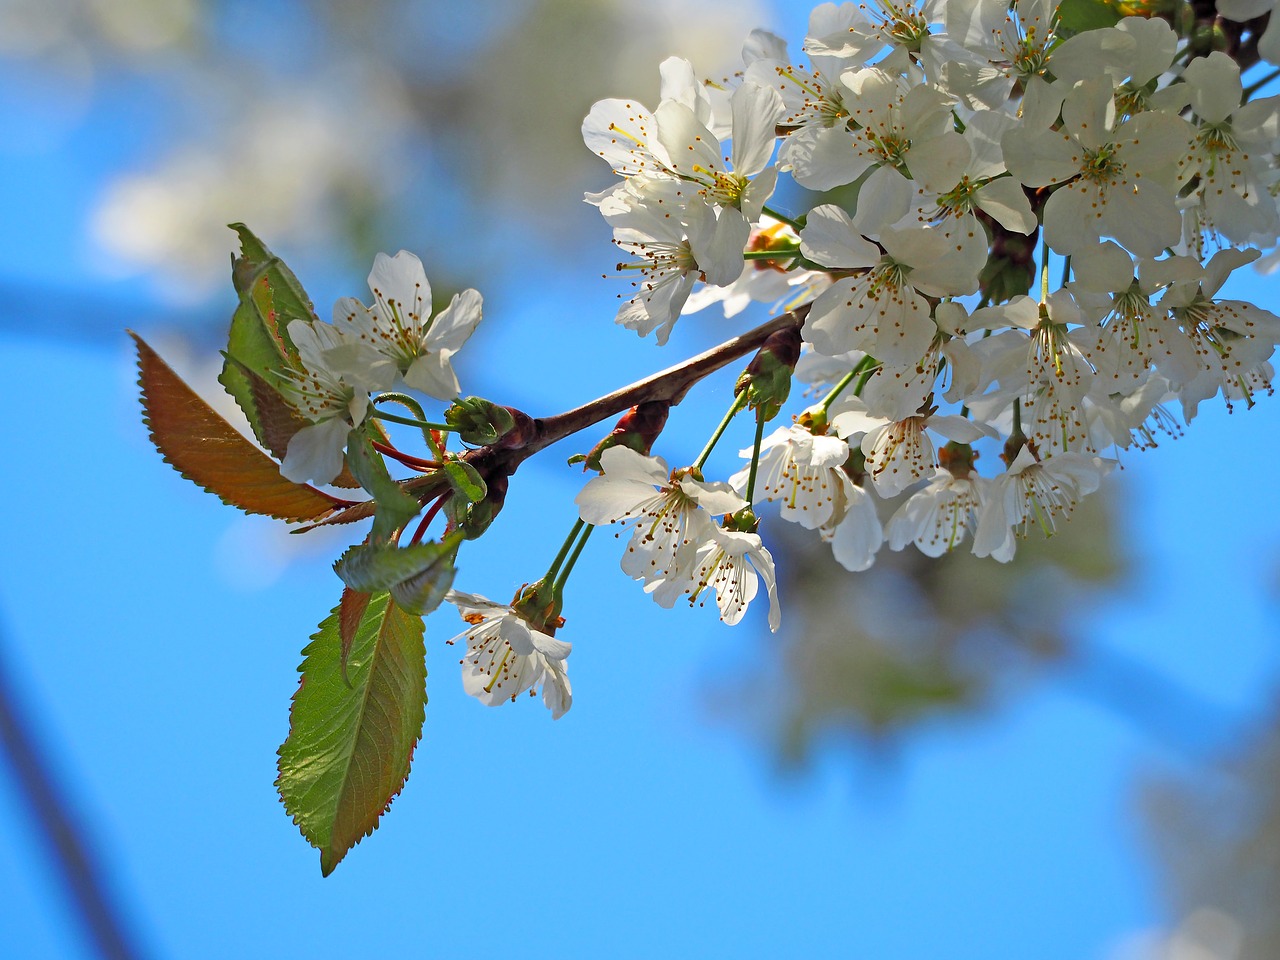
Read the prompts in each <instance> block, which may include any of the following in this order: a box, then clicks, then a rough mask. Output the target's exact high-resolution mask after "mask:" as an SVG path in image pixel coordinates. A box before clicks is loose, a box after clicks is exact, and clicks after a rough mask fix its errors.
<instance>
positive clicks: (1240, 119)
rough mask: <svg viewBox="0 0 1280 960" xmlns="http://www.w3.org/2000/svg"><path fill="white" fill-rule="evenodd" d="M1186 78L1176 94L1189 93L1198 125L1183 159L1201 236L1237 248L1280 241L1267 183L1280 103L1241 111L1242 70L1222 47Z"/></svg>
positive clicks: (1182, 176)
mask: <svg viewBox="0 0 1280 960" xmlns="http://www.w3.org/2000/svg"><path fill="white" fill-rule="evenodd" d="M1183 79H1184V80H1186V81H1187V82H1186V83H1185V84H1182V85H1180V86H1179V87H1175V88H1173V90H1174V91H1179V90H1182V91H1185V92H1186V94H1185V95H1184V99H1189V100H1190V103H1191V107H1192V109H1194V110H1195V114H1196V118H1197V120H1198V126H1197V128H1196V131H1195V140H1194V142H1193V143H1192V145H1191V149H1190V150H1189V151H1188V152H1187V153H1186V154H1185V155H1184V156H1182V157H1180V158H1179V159H1178V167H1179V182H1180V183H1181V184H1186V185H1188V186H1194V194H1193V196H1194V198H1195V205H1194V206H1193V207H1191V208H1189V209H1190V211H1191V212H1192V213H1193V215H1194V222H1195V226H1196V228H1197V232H1199V231H1206V232H1208V233H1209V234H1210V235H1221V236H1223V237H1226V238H1227V239H1228V240H1229V241H1231V242H1232V243H1249V242H1254V243H1256V242H1258V240H1257V239H1256V238H1259V237H1265V238H1266V243H1268V244H1270V243H1272V242H1274V240H1275V236H1276V233H1277V230H1278V229H1280V214H1277V211H1276V201H1275V198H1274V197H1273V196H1272V195H1271V191H1270V190H1269V189H1268V186H1267V184H1268V180H1269V174H1270V170H1269V167H1268V159H1269V157H1270V156H1271V155H1272V154H1273V153H1274V152H1275V149H1276V144H1277V136H1278V135H1280V129H1278V125H1280V117H1278V116H1277V106H1280V98H1277V97H1267V98H1265V99H1263V100H1254V101H1251V102H1249V103H1246V104H1244V105H1243V106H1241V104H1240V98H1241V95H1242V86H1241V83H1240V67H1239V66H1238V65H1237V64H1236V62H1235V61H1234V60H1232V59H1231V58H1230V57H1228V56H1227V55H1226V54H1225V53H1222V52H1220V51H1217V50H1215V51H1213V52H1212V53H1210V54H1209V55H1208V56H1207V57H1201V58H1198V59H1195V60H1193V61H1191V63H1189V64H1187V68H1186V70H1185V71H1183ZM1197 239H1198V238H1197ZM1197 246H1198V244H1197Z"/></svg>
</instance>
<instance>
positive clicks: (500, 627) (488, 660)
mask: <svg viewBox="0 0 1280 960" xmlns="http://www.w3.org/2000/svg"><path fill="white" fill-rule="evenodd" d="M445 599H446V600H448V601H449V602H450V603H452V604H453V605H454V606H456V607H457V608H458V613H459V614H460V615H461V616H462V619H463V620H465V621H467V623H469V624H471V626H470V628H469V629H468V630H465V631H464V632H462V633H460V634H458V635H457V636H456V637H454V638H453V639H452V640H450V641H449V643H454V642H456V641H458V640H461V639H465V640H466V641H467V652H466V654H465V655H464V656H463V658H462V687H463V689H464V690H466V692H467V694H468V695H470V696H473V697H475V698H476V699H477V700H479V701H480V702H481V703H483V704H484V705H485V706H487V707H496V706H498V705H499V704H501V703H503V702H505V701H508V700H515V698H516V697H518V696H519V695H520V694H522V693H524V692H525V691H526V690H528V691H530V692H531V693H532V691H533V689H534V687H539V686H540V687H541V688H542V702H543V703H544V704H546V706H547V709H548V710H550V711H551V719H552V720H559V719H560V718H561V717H563V716H564V715H565V713H566V711H568V709H569V707H570V706H571V705H572V704H573V689H572V688H571V687H570V686H569V666H568V663H567V662H566V660H567V658H568V656H569V652H570V651H571V650H572V649H573V645H572V644H569V643H566V642H565V641H563V640H557V639H556V638H555V637H553V636H550V635H549V634H546V633H543V632H542V631H541V630H537V629H535V628H534V627H532V626H531V625H530V624H529V623H528V622H527V621H525V620H524V619H523V618H522V617H521V616H520V615H519V614H518V613H516V612H515V611H514V610H513V609H511V607H510V606H508V605H507V604H504V603H494V602H493V601H492V600H488V599H486V598H485V597H482V596H480V595H479V594H472V593H462V592H461V591H458V590H450V591H449V592H448V593H447V594H446V595H445Z"/></svg>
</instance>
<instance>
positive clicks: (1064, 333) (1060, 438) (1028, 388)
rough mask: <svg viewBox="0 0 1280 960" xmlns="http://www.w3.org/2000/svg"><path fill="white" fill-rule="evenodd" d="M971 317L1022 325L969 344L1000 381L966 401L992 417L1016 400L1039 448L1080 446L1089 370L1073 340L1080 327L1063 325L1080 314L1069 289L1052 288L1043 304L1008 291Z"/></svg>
mask: <svg viewBox="0 0 1280 960" xmlns="http://www.w3.org/2000/svg"><path fill="white" fill-rule="evenodd" d="M972 319H973V322H974V324H975V326H976V325H984V326H988V327H990V326H992V325H1008V326H1011V327H1021V328H1023V329H1024V330H1026V331H1027V334H1026V335H1024V334H1023V333H1022V332H1021V331H1019V330H1006V331H1004V332H1003V333H999V334H996V336H994V337H991V338H990V339H988V340H984V341H982V342H981V343H979V344H975V345H974V351H975V352H977V353H980V354H981V355H982V356H983V357H984V372H985V375H986V376H987V377H988V378H989V379H990V378H994V379H997V380H999V382H1000V389H999V390H996V391H994V392H991V393H988V394H986V395H985V396H983V397H982V398H980V399H978V398H975V399H972V400H971V401H970V402H969V407H970V409H971V410H972V411H973V413H974V415H975V416H976V417H978V418H979V419H983V420H990V419H993V418H994V416H995V415H996V411H997V410H998V409H1000V408H1001V407H1005V406H1009V405H1011V403H1012V401H1014V400H1017V401H1018V402H1019V403H1020V404H1021V405H1022V407H1021V409H1022V422H1023V426H1024V428H1025V429H1026V430H1027V433H1028V436H1030V437H1031V439H1032V440H1033V441H1034V442H1035V443H1036V445H1037V449H1040V450H1041V452H1042V453H1045V454H1046V455H1048V453H1049V452H1050V451H1065V450H1078V449H1081V448H1082V446H1083V445H1084V443H1085V441H1086V439H1087V437H1088V434H1087V432H1086V431H1085V429H1084V413H1083V409H1082V407H1083V401H1084V396H1085V394H1086V393H1088V392H1089V388H1090V387H1091V385H1092V383H1093V378H1094V370H1093V367H1092V366H1091V365H1090V364H1089V361H1088V359H1087V358H1086V357H1085V355H1084V351H1083V349H1082V347H1081V344H1080V342H1079V341H1080V340H1081V338H1082V334H1081V332H1080V329H1079V328H1076V329H1069V327H1068V325H1069V324H1078V323H1080V322H1081V320H1082V314H1081V313H1080V309H1079V307H1077V306H1076V304H1075V302H1074V300H1073V299H1072V298H1071V295H1070V293H1069V291H1067V290H1065V289H1064V290H1056V291H1054V292H1053V293H1052V294H1050V295H1049V298H1048V300H1047V301H1046V302H1045V303H1044V304H1039V303H1037V302H1036V301H1034V300H1032V299H1031V298H1029V297H1023V296H1019V297H1014V298H1013V299H1012V300H1010V301H1009V302H1008V303H1007V304H1003V305H1001V306H999V307H987V308H984V309H982V310H977V311H974V314H973V318H972ZM989 379H988V383H989Z"/></svg>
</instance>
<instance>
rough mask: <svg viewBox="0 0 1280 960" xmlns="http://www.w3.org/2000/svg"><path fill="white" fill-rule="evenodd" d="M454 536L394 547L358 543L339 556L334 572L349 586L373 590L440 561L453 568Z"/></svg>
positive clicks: (455, 538)
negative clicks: (442, 540) (443, 539)
mask: <svg viewBox="0 0 1280 960" xmlns="http://www.w3.org/2000/svg"><path fill="white" fill-rule="evenodd" d="M457 541H458V538H457V537H453V538H446V540H445V542H443V543H434V542H432V543H413V544H410V545H409V546H407V547H396V546H392V545H390V544H385V543H358V544H356V545H355V546H353V547H349V548H347V551H346V552H345V553H344V554H343V555H342V556H341V557H339V558H338V560H337V562H336V563H335V564H334V565H333V570H334V572H335V573H336V574H337V575H338V576H339V577H341V578H342V582H343V583H345V584H346V585H347V586H348V587H350V588H351V589H352V590H359V591H361V592H363V593H373V592H375V591H377V590H389V589H391V588H392V587H393V586H395V585H396V584H398V583H401V582H403V581H405V580H408V579H409V578H411V577H416V576H418V575H420V574H423V573H426V572H428V571H430V570H432V569H434V568H439V567H441V565H442V564H443V566H444V567H446V568H452V566H453V557H454V554H455V553H456V552H457Z"/></svg>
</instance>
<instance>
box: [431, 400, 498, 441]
mask: <svg viewBox="0 0 1280 960" xmlns="http://www.w3.org/2000/svg"><path fill="white" fill-rule="evenodd" d="M444 421H445V423H447V424H449V426H451V427H453V429H454V430H456V431H457V433H458V437H459V438H460V439H461V440H462V442H463V443H469V444H471V445H472V446H475V447H483V446H487V445H489V444H491V443H496V442H497V441H498V439H499V438H501V437H504V436H506V434H508V433H510V432H511V430H512V429H513V428H514V427H515V425H516V418H515V415H514V413H513V411H512V410H511V409H510V408H509V407H500V406H498V404H496V403H493V402H492V401H489V400H485V399H484V398H483V397H464V398H462V399H459V400H455V401H454V402H453V403H452V404H451V405H450V406H449V408H448V409H447V410H445V412H444Z"/></svg>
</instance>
